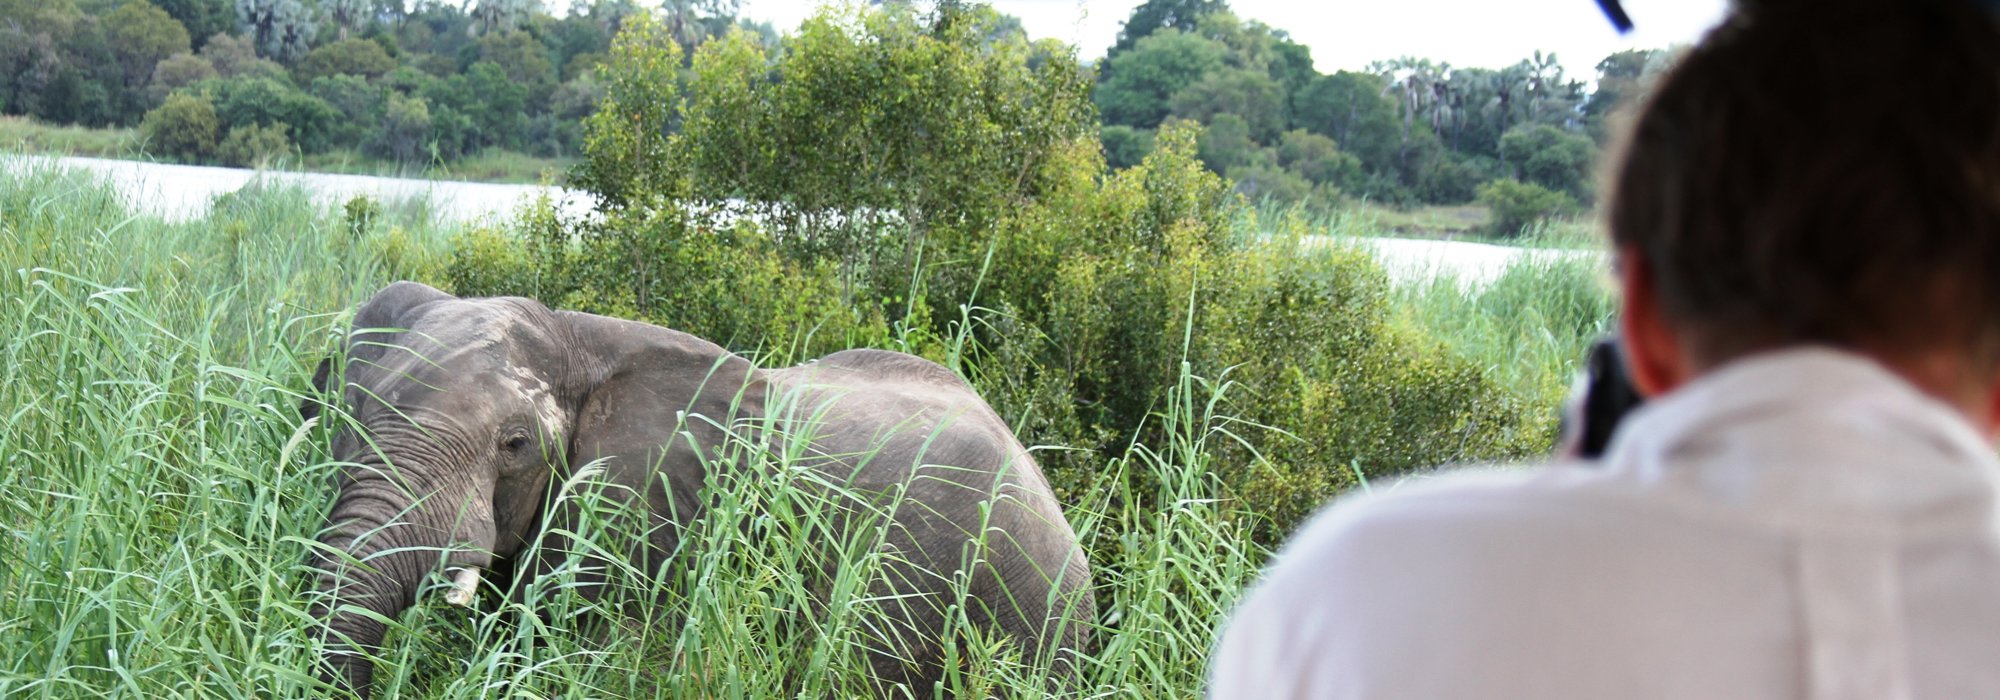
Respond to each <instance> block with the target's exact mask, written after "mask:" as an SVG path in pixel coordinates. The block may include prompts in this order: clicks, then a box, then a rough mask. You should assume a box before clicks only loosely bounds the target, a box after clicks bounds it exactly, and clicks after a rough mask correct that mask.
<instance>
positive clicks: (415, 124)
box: [374, 92, 431, 165]
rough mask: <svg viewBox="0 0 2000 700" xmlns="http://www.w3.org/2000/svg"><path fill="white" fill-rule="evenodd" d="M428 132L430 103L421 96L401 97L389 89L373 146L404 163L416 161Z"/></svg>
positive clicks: (379, 151) (429, 131)
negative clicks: (379, 129) (380, 126)
mask: <svg viewBox="0 0 2000 700" xmlns="http://www.w3.org/2000/svg"><path fill="white" fill-rule="evenodd" d="M430 133H431V110H430V104H429V103H426V102H424V98H421V97H404V96H402V95H400V94H397V93H393V92H392V93H389V101H388V106H387V108H386V109H385V110H384V112H383V115H382V129H381V131H380V132H379V137H378V138H377V140H376V141H375V142H374V146H375V148H374V150H375V151H376V152H378V153H383V154H386V155H388V156H389V157H390V158H394V159H395V160H396V162H397V163H400V164H403V165H409V164H412V163H416V162H418V157H419V156H421V155H423V153H422V150H421V149H422V146H423V145H424V141H425V139H426V138H427V137H428V136H429V135H430Z"/></svg>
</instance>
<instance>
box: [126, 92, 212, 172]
mask: <svg viewBox="0 0 2000 700" xmlns="http://www.w3.org/2000/svg"><path fill="white" fill-rule="evenodd" d="M221 124H222V122H221V120H219V119H218V118H217V117H216V113H215V106H214V105H212V104H210V103H209V101H208V98H206V97H202V96H200V95H190V94H187V93H174V94H172V95H168V96H167V100H166V102H164V103H162V104H161V105H160V106H159V108H158V109H154V110H153V111H150V112H147V113H146V118H145V120H144V121H141V122H140V123H139V135H140V137H142V138H144V139H145V140H146V146H147V148H150V149H153V150H155V151H158V152H160V153H168V154H172V155H176V156H180V157H182V158H188V159H195V160H199V159H202V158H207V157H208V156H209V154H210V153H213V152H214V151H215V134H216V132H217V131H218V130H220V129H221Z"/></svg>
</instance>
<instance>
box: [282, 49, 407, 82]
mask: <svg viewBox="0 0 2000 700" xmlns="http://www.w3.org/2000/svg"><path fill="white" fill-rule="evenodd" d="M395 68H396V59H394V58H390V57H389V52H388V51H384V50H382V45H381V44H377V43H375V42H373V41H369V40H367V39H342V40H339V41H336V42H333V43H331V44H327V45H325V46H321V47H319V48H317V49H313V50H312V51H311V52H310V53H307V54H306V57H305V58H304V59H301V60H300V61H299V65H298V68H297V73H298V77H299V82H300V83H301V84H307V85H309V84H311V83H312V82H313V80H314V79H316V78H321V77H329V76H335V75H354V76H360V77H363V78H375V77H379V76H381V75H382V74H384V73H387V72H389V71H391V70H394V69H395Z"/></svg>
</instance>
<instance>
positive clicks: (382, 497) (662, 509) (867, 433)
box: [301, 282, 1096, 697]
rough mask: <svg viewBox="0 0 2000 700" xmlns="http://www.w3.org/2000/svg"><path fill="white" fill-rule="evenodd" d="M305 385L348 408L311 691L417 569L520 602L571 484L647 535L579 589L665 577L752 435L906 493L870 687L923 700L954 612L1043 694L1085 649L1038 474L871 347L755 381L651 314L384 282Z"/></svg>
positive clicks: (307, 410) (885, 581) (934, 386)
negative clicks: (1045, 676)
mask: <svg viewBox="0 0 2000 700" xmlns="http://www.w3.org/2000/svg"><path fill="white" fill-rule="evenodd" d="M336 361H340V362H341V365H340V366H339V367H336V366H335V362H336ZM312 381H313V384H314V386H315V387H316V388H317V390H318V392H319V393H317V394H309V395H308V396H307V398H306V399H305V401H304V402H303V405H302V406H301V412H302V414H304V416H305V418H306V419H307V420H308V421H313V420H317V419H319V418H321V417H323V414H326V413H328V412H329V410H328V409H329V408H330V407H332V406H335V405H336V402H337V405H338V406H339V408H341V409H342V410H344V411H345V413H344V414H339V415H340V416H341V421H340V422H339V423H338V424H337V425H336V424H334V423H333V422H331V421H330V422H329V427H328V430H329V432H331V433H332V438H331V444H330V452H331V454H332V456H333V458H334V460H335V463H336V464H337V465H339V467H338V469H337V474H336V475H335V476H334V477H333V479H334V482H335V483H334V485H333V487H334V492H335V495H334V498H333V503H332V505H331V507H330V510H329V511H328V514H327V516H326V525H325V527H324V528H322V529H321V531H320V532H319V534H318V535H317V536H316V538H317V542H318V546H317V547H315V548H313V550H312V552H313V553H311V554H309V555H308V556H309V557H310V558H311V562H310V564H309V567H310V574H311V577H312V580H313V584H312V585H313V588H314V590H315V591H317V595H316V596H315V597H314V601H315V602H313V603H311V605H310V611H311V612H310V614H311V615H313V617H314V619H315V621H316V623H317V627H316V629H317V630H318V634H319V635H320V637H319V639H320V640H321V643H322V645H323V646H322V648H323V649H324V652H323V654H322V655H321V657H320V659H319V662H320V668H319V674H320V676H321V678H322V679H323V680H324V681H325V682H327V683H328V684H330V685H331V686H333V687H336V688H345V689H347V690H349V691H351V692H353V693H355V694H356V695H359V696H362V697H366V696H367V695H368V693H369V688H370V685H371V680H372V678H373V673H374V670H375V669H374V661H373V660H372V656H373V655H374V652H376V651H377V650H379V649H380V646H381V643H382V640H383V636H384V634H385V631H386V628H385V625H384V624H383V622H381V620H382V619H393V618H394V617H395V616H396V615H398V614H399V613H400V611H402V610H404V609H406V608H408V607H410V606H412V605H414V604H415V602H416V600H417V596H418V593H419V591H420V590H423V589H425V585H424V584H425V582H426V581H427V580H430V577H432V576H434V575H440V574H446V575H448V574H447V572H455V573H456V574H457V575H458V577H459V583H458V584H457V586H458V590H452V591H450V592H449V593H448V594H447V597H448V598H455V600H454V602H464V601H465V600H466V599H468V598H470V597H471V596H470V595H469V591H470V589H471V588H472V587H473V586H475V585H477V584H476V583H475V582H476V580H477V576H478V573H477V572H479V571H480V570H493V571H511V572H512V574H511V577H512V580H513V581H514V583H513V584H512V586H511V589H509V590H511V591H512V592H511V593H505V592H503V593H502V594H506V595H513V596H515V600H519V599H520V598H519V595H520V591H521V590H522V589H523V587H524V586H527V585H530V584H532V582H533V581H534V580H535V579H536V577H538V576H546V575H548V574H549V572H550V571H552V570H554V567H555V566H556V564H557V562H558V561H560V558H561V557H565V556H571V555H573V554H577V553H576V552H570V551H567V550H566V547H570V546H571V545H570V544H568V542H569V539H566V538H565V537H563V536H559V535H558V534H557V533H568V532H573V531H574V525H575V523H574V522H573V521H574V520H575V518H577V517H579V516H578V515H577V514H576V513H575V512H573V509H570V508H567V507H566V506H565V505H564V504H565V502H564V501H562V500H561V499H556V498H554V497H553V496H552V494H554V493H555V492H556V491H557V490H558V487H560V486H561V485H563V484H565V483H566V482H570V481H573V480H577V479H589V480H592V481H594V482H598V483H602V484H607V485H614V486H617V487H620V488H617V489H607V490H606V491H605V493H611V494H622V495H620V496H618V497H620V498H624V499H625V501H624V503H625V505H626V506H627V507H629V508H632V509H634V511H635V512H638V513H641V514H642V515H641V516H640V517H643V518H648V519H650V520H649V522H650V524H651V525H653V527H651V528H650V529H648V530H645V532H646V533H647V534H645V535H640V536H634V537H633V538H632V539H634V540H636V541H633V542H629V543H619V544H618V545H617V547H622V550H620V551H616V552H613V553H612V554H604V553H603V552H604V549H603V548H598V549H592V550H590V551H591V552H595V554H590V556H622V557H625V558H626V559H625V560H624V561H625V562H626V563H627V564H628V566H625V567H595V568H590V569H588V571H593V572H596V573H595V574H594V575H595V576H596V578H594V579H588V580H585V579H584V578H582V575H579V576H580V578H579V580H583V581H584V582H585V583H587V584H590V585H584V586H581V587H580V590H579V592H580V593H581V594H583V595H586V596H591V595H601V594H602V590H603V586H605V585H607V584H608V583H610V581H609V578H610V577H612V576H616V575H619V574H617V573H607V572H631V571H635V570H636V571H643V572H658V571H660V570H661V569H662V567H668V566H671V562H672V555H673V553H674V552H675V551H676V549H677V547H679V546H680V543H681V539H682V537H683V535H684V533H686V532H687V530H688V528H690V527H693V526H695V525H696V524H697V523H698V522H699V519H700V518H701V517H702V516H703V514H704V509H705V507H706V506H705V504H704V501H703V497H702V496H701V492H702V486H703V485H704V484H705V483H708V480H709V479H710V477H712V476H715V474H711V473H710V472H711V471H712V470H717V469H725V468H738V469H743V468H755V467H753V466H746V465H747V463H736V466H733V467H732V466H730V465H731V464H732V463H730V462H727V461H718V460H716V459H714V456H715V455H716V454H719V453H721V452H724V451H727V450H728V449H730V448H729V445H731V444H737V445H742V444H749V443H745V442H744V441H746V440H748V441H753V442H754V441H756V440H766V441H777V440H790V441H791V442H790V443H788V444H791V445H798V444H804V445H807V446H808V449H807V450H806V453H807V454H805V455H804V456H803V457H802V460H804V461H802V462H801V463H802V464H807V465H808V468H810V469H813V470H816V471H818V472H819V473H820V474H823V475H824V476H825V477H826V479H825V481H827V482H829V483H842V484H847V485H849V486H852V487H853V488H854V490H855V491H856V492H860V493H879V494H896V495H898V496H899V497H898V498H895V499H893V500H891V501H889V502H890V503H892V504H893V512H889V513H887V514H886V515H881V516H879V517H881V518H882V519H883V521H884V522H887V523H888V524H889V526H888V527H885V528H882V531H883V533H884V534H882V535H881V541H880V542H879V543H878V544H875V545H872V546H875V547H879V548H883V549H885V550H887V551H889V552H891V553H893V555H894V556H893V557H891V558H888V559H885V560H884V561H887V562H888V563H886V564H883V565H882V566H884V567H887V568H886V570H885V572H886V575H881V576H876V577H873V578H871V579H870V580H871V583H870V584H869V586H870V588H869V590H868V591H867V592H868V593H870V594H880V596H881V597H880V598H877V599H878V600H890V601H895V602H894V603H891V604H885V605H884V607H883V613H882V614H883V617H884V618H886V620H887V624H882V625H879V626H877V627H878V628H879V629H874V630H871V631H869V632H868V634H870V635H874V636H873V637H871V638H870V639H869V642H870V643H869V644H867V645H866V647H867V651H865V652H861V653H863V654H865V655H866V662H867V668H866V676H867V677H868V678H869V679H870V682H871V683H873V686H872V688H871V689H870V691H871V692H873V693H875V694H877V695H891V694H897V695H900V694H904V693H907V694H909V695H913V696H930V695H931V694H932V692H933V688H934V684H936V683H937V682H938V681H939V679H940V678H942V677H943V674H944V672H945V669H944V664H945V662H944V659H945V658H947V657H946V655H945V651H946V645H947V644H949V643H951V642H950V640H948V639H944V638H942V637H943V636H944V635H943V634H942V632H943V630H944V628H945V626H946V625H947V619H946V617H945V616H946V615H953V614H955V615H959V616H968V617H969V618H970V620H971V621H972V623H973V624H976V625H979V626H980V628H981V629H986V630H989V631H992V632H994V633H996V634H997V635H999V636H1000V637H1002V638H1005V639H1008V640H1010V641H1012V642H1014V643H1017V644H1018V645H1019V647H1018V648H1020V649H1022V650H1024V651H1025V652H1027V653H1029V654H1035V653H1039V654H1044V656H1040V657H1030V658H1044V659H1052V660H1053V661H1052V662H1051V663H1052V666H1053V669H1054V670H1052V671H1051V675H1052V677H1053V678H1054V679H1053V680H1052V681H1051V682H1052V683H1054V684H1058V685H1059V684H1060V683H1061V677H1063V676H1065V675H1068V674H1070V673H1073V671H1074V668H1075V665H1076V663H1077V658H1078V655H1079V654H1081V653H1082V650H1083V648H1084V645H1085V643H1086V642H1087V641H1088V632H1087V630H1088V629H1089V627H1090V625H1091V624H1093V620H1094V618H1095V613H1096V607H1095V600H1094V598H1093V595H1092V592H1091V583H1090V569H1089V566H1088V563H1087V560H1086V558H1085V555H1084V552H1083V549H1082V547H1081V545H1080V544H1079V542H1078V539H1077V535H1076V533H1075V531H1074V530H1073V529H1072V528H1071V526H1070V524H1069V523H1068V521H1067V520H1065V518H1064V515H1063V511H1062V508H1061V506H1060V505H1059V504H1058V502H1057V499H1056V497H1055V495H1054V493H1053V491H1052V490H1051V489H1050V487H1049V485H1048V482H1047V480H1046V479H1045V477H1044V476H1043V474H1042V472H1041V469H1040V467H1039V466H1038V465H1037V464H1036V462H1035V460H1034V458H1033V457H1032V456H1031V455H1030V453H1029V452H1028V450H1026V449H1025V448H1024V447H1023V446H1022V444H1021V443H1020V442H1019V441H1018V440H1016V438H1015V437H1014V434H1013V432H1012V431H1011V430H1010V429H1009V427H1008V426H1007V424H1006V423H1005V422H1004V421H1003V420H1002V419H1001V418H1000V416H999V415H998V414H997V413H996V412H995V411H994V410H993V409H992V407H990V406H989V405H988V404H987V403H986V402H985V401H984V400H983V399H981V398H980V397H979V396H978V395H977V394H976V393H975V392H974V391H973V389H972V388H971V387H970V386H968V385H967V384H966V383H965V382H964V381H962V380H960V379H959V378H958V376H957V375H955V374H953V373H952V372H951V371H949V370H947V369H946V368H944V367H942V366H940V365H938V364H936V363H934V362H931V361H929V360H925V359H922V358H919V357H916V356H913V355H907V354H902V353H896V352H890V351H883V350H866V349H862V350H845V351H841V352H836V353H833V354H830V355H827V356H825V357H822V358H820V359H818V360H816V361H812V362H808V363H806V364H802V365H799V366H795V367H790V368H782V369H765V368H760V367H757V366H755V365H754V364H753V363H752V362H750V361H749V360H747V359H745V358H743V357H741V356H738V355H736V354H733V353H731V352H729V351H727V350H725V349H723V348H722V347H720V346H718V345H716V344H715V343H711V342H709V341H706V340H703V339H701V338H697V337H695V336H693V335H690V334H687V333H683V332H679V331H674V330H669V329H667V328H663V327H659V326H655V325H650V324H646V323H640V322H635V321H628V320H622V319H616V318H610V317H605V316H598V315H593V314H588V313H581V312H575V311H563V310H552V309H550V308H548V307H547V306H544V305H543V304H541V303H539V302H537V301H535V300H532V299H528V298H521V297H490V298H461V297H457V296H453V295H451V294H448V293H446V292H443V291H440V290H438V289H434V288H432V287H429V286H426V285H423V284H419V283H415V282H396V283H393V284H390V285H389V286H387V287H386V288H384V289H382V290H381V291H380V292H378V293H376V294H375V295H374V296H373V297H372V298H370V299H369V300H368V301H367V302H365V303H364V304H363V305H362V306H361V307H360V308H359V310H357V311H356V312H355V315H354V316H353V320H352V322H351V330H350V331H349V333H348V334H347V339H346V341H345V344H344V350H342V351H341V352H338V353H335V354H333V355H332V356H330V357H329V358H327V360H325V361H323V362H321V363H320V364H319V366H318V369H317V371H315V372H314V375H313V380H312ZM336 384H337V385H336ZM745 426H753V427H745ZM754 426H762V427H761V428H757V427H754ZM739 428H740V429H739ZM746 435H748V437H745V436H746ZM586 467H588V469H586ZM835 517H840V516H835ZM538 543H539V546H537V544H538ZM579 551H581V549H580V548H579ZM579 556H581V555H579ZM626 575H630V574H629V573H628V574H626ZM954 579H956V580H957V582H956V583H954ZM954 586H957V588H956V589H955V588H954ZM955 597H956V598H955ZM948 606H956V607H948ZM369 613H373V614H369ZM878 637H879V638H878Z"/></svg>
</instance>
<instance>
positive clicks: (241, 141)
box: [215, 124, 292, 168]
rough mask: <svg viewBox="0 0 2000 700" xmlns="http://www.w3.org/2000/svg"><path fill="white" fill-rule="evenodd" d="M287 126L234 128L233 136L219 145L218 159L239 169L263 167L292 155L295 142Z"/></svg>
mask: <svg viewBox="0 0 2000 700" xmlns="http://www.w3.org/2000/svg"><path fill="white" fill-rule="evenodd" d="M286 128H287V127H286V126H285V125H283V124H273V125H270V126H264V125H261V124H250V125H247V126H236V127H230V129H229V135H228V136H227V137H224V138H223V139H222V144H221V145H219V146H216V148H215V158H216V160H220V161H222V163H223V164H224V165H233V166H236V167H239V168H257V167H263V166H264V165H265V164H266V163H269V162H270V161H271V160H273V159H276V158H282V157H284V156H288V155H291V153H292V141H291V139H289V138H286V137H285V130H286Z"/></svg>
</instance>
